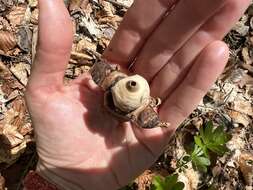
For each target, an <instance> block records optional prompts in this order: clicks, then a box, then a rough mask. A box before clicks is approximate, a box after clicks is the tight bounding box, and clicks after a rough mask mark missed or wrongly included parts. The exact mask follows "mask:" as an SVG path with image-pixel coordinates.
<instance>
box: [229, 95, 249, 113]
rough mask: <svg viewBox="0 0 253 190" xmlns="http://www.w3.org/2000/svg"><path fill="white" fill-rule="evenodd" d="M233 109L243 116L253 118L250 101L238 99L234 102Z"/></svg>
mask: <svg viewBox="0 0 253 190" xmlns="http://www.w3.org/2000/svg"><path fill="white" fill-rule="evenodd" d="M232 109H233V110H234V111H238V112H240V113H242V114H246V115H249V116H253V106H252V105H251V102H249V101H245V100H242V99H240V98H237V99H236V100H235V101H234V102H232Z"/></svg>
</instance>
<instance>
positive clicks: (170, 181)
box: [164, 174, 178, 187]
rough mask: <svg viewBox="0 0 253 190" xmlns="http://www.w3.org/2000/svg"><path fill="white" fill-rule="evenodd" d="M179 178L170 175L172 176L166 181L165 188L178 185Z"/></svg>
mask: <svg viewBox="0 0 253 190" xmlns="http://www.w3.org/2000/svg"><path fill="white" fill-rule="evenodd" d="M177 178H178V175H177V174H175V175H170V176H167V177H166V178H165V180H164V182H165V186H166V187H167V186H168V187H170V186H173V185H175V184H176V183H177Z"/></svg>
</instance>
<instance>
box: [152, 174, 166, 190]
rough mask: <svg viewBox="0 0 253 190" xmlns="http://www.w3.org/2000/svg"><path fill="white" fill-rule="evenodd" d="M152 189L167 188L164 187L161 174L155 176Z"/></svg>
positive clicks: (162, 189) (161, 189) (160, 189)
mask: <svg viewBox="0 0 253 190" xmlns="http://www.w3.org/2000/svg"><path fill="white" fill-rule="evenodd" d="M152 185H153V186H152V187H151V189H152V190H165V189H164V182H163V180H162V178H161V177H160V176H155V177H154V179H153V182H152Z"/></svg>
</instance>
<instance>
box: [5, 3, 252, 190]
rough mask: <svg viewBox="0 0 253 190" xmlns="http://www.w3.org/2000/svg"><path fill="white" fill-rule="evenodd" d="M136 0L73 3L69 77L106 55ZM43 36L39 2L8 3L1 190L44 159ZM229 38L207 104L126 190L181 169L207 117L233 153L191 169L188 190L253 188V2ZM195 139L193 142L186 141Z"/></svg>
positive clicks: (16, 184) (186, 175)
mask: <svg viewBox="0 0 253 190" xmlns="http://www.w3.org/2000/svg"><path fill="white" fill-rule="evenodd" d="M132 1H133V0H80V1H75V0H72V1H71V0H70V1H65V2H66V4H68V9H69V12H70V14H71V17H72V20H73V26H74V30H75V33H76V34H75V36H74V43H73V48H72V53H71V59H70V62H69V66H68V69H67V71H66V78H67V79H70V80H71V79H74V78H76V77H78V76H79V75H81V74H82V73H84V72H87V71H88V70H89V68H90V67H91V66H92V65H93V64H94V62H95V60H96V59H97V58H98V57H99V56H100V55H101V54H102V53H103V51H104V49H105V48H106V47H107V45H108V44H109V42H110V39H111V38H112V36H113V34H114V33H115V31H116V29H117V27H118V26H119V24H120V22H121V20H122V17H123V16H124V14H125V12H126V11H127V9H128V8H129V7H130V5H131V4H132ZM37 36H38V7H37V1H36V0H27V1H26V0H0V190H4V189H8V190H19V189H22V180H23V178H24V176H25V175H26V173H27V172H28V171H29V170H30V169H34V167H35V165H36V161H37V155H36V152H35V140H34V137H33V127H32V124H31V120H30V117H29V114H28V111H27V108H26V105H25V101H24V90H25V87H26V84H27V81H28V77H29V74H30V68H31V65H32V62H33V59H34V55H35V50H36V48H35V47H36V42H37ZM224 41H225V42H226V43H227V44H228V45H229V47H230V60H229V62H228V64H227V67H226V69H225V71H224V73H223V74H222V75H221V76H220V77H219V79H218V80H217V81H216V83H215V84H214V85H213V87H212V88H211V90H210V91H209V92H208V93H207V94H206V96H205V97H204V99H203V101H202V102H201V103H200V104H199V106H198V107H197V109H196V110H195V111H194V112H193V113H192V114H191V115H190V116H189V118H188V119H186V120H185V122H184V123H183V124H182V125H181V126H180V127H179V129H178V130H177V132H176V134H175V136H174V137H173V139H171V142H170V143H169V145H168V147H167V148H166V150H165V152H164V153H163V154H162V155H161V156H160V158H159V159H158V160H157V162H156V163H155V164H154V165H153V166H152V167H151V168H149V169H148V170H146V171H145V172H144V173H143V174H142V175H141V176H140V177H138V178H137V179H136V180H135V181H134V182H133V183H132V184H130V185H129V186H128V187H126V188H125V189H132V190H134V189H139V190H148V189H150V184H151V182H152V178H153V177H154V176H156V175H160V176H167V175H169V174H171V173H173V172H175V171H176V170H177V167H178V166H177V164H176V163H177V161H178V160H180V158H181V157H182V156H183V155H184V153H185V152H186V148H185V145H186V144H189V141H192V142H194V140H193V137H194V136H195V135H196V134H198V133H199V129H200V128H201V127H202V126H203V125H204V124H205V123H206V122H207V121H210V120H211V121H212V122H213V124H214V126H218V125H223V126H224V131H225V132H226V133H227V134H230V135H231V140H230V141H229V142H228V143H227V147H228V150H229V151H228V152H227V153H226V154H224V155H222V156H215V158H213V159H212V161H211V165H210V166H209V167H208V168H207V172H200V171H198V170H194V169H193V168H192V167H189V168H185V169H184V172H181V173H180V174H179V179H181V180H182V181H183V182H184V183H185V186H186V187H185V189H186V190H190V189H203V190H205V189H220V190H244V189H246V190H252V188H253V187H252V185H253V184H252V183H253V182H252V181H253V122H252V119H253V105H252V102H253V101H252V100H253V4H252V5H251V6H250V7H249V8H248V10H247V11H246V13H245V14H244V16H243V17H242V18H241V20H240V21H238V23H237V24H236V25H235V26H234V28H233V29H232V30H231V32H230V33H229V34H228V35H227V36H226V37H225V39H224ZM186 139H187V140H186Z"/></svg>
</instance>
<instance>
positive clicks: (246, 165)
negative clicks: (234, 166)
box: [238, 153, 253, 186]
mask: <svg viewBox="0 0 253 190" xmlns="http://www.w3.org/2000/svg"><path fill="white" fill-rule="evenodd" d="M238 163H239V167H240V170H241V172H242V174H243V177H244V180H245V182H246V184H247V185H249V186H253V154H250V153H242V154H241V155H240V156H239V158H238Z"/></svg>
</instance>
